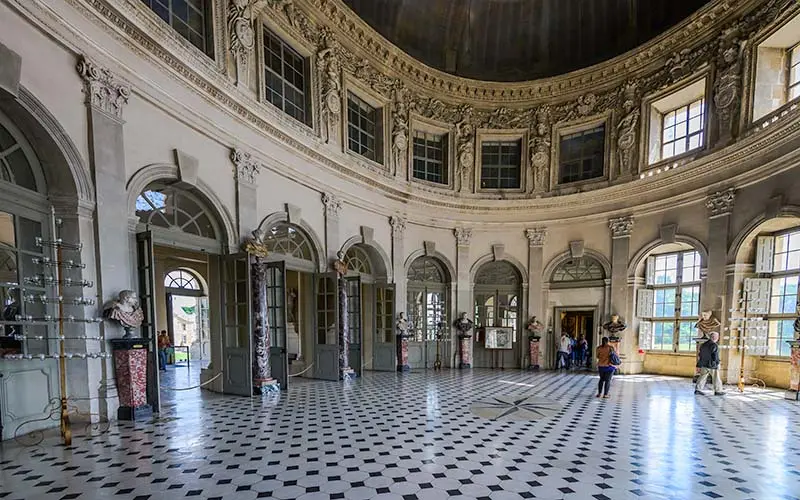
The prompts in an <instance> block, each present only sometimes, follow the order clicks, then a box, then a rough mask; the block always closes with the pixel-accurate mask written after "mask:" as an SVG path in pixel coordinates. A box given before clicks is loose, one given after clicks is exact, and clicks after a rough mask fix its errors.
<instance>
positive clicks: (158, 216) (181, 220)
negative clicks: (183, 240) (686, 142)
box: [136, 183, 217, 239]
mask: <svg viewBox="0 0 800 500" xmlns="http://www.w3.org/2000/svg"><path fill="white" fill-rule="evenodd" d="M136 215H137V216H138V217H139V220H140V221H141V222H143V223H144V224H147V225H152V226H156V227H162V228H165V229H170V230H173V231H178V232H183V233H188V234H192V235H195V236H201V237H204V238H211V239H214V238H216V235H217V231H216V229H215V228H214V223H213V216H211V213H210V211H209V210H208V209H207V208H206V207H205V205H204V204H203V203H202V202H201V201H200V200H199V199H198V198H197V197H195V196H194V195H193V194H191V193H190V192H188V191H186V190H182V189H179V188H174V187H171V186H166V185H162V184H159V183H154V184H151V185H150V186H148V187H147V188H146V189H145V190H144V191H142V192H141V194H140V195H139V197H138V198H136Z"/></svg>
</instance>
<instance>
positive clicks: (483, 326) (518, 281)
mask: <svg viewBox="0 0 800 500" xmlns="http://www.w3.org/2000/svg"><path fill="white" fill-rule="evenodd" d="M473 300H474V305H475V328H476V336H475V340H476V342H475V354H474V356H473V366H475V367H476V368H509V367H516V366H518V360H517V358H518V356H516V355H515V353H516V352H517V350H518V346H519V345H520V323H521V316H522V314H521V312H522V310H521V306H522V278H521V276H520V273H519V271H517V269H516V268H515V267H514V266H513V265H512V264H511V263H510V262H508V261H503V260H499V261H493V262H487V263H485V264H483V265H482V266H481V267H480V268H478V272H477V273H476V274H475V283H474V289H473Z"/></svg>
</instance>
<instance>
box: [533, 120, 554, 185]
mask: <svg viewBox="0 0 800 500" xmlns="http://www.w3.org/2000/svg"><path fill="white" fill-rule="evenodd" d="M550 144H551V140H550V107H549V106H542V107H541V108H539V109H538V110H536V114H535V121H534V124H533V127H532V128H531V132H530V141H529V147H530V155H531V168H532V169H533V192H534V193H544V192H545V191H548V189H549V187H550V182H549V181H550Z"/></svg>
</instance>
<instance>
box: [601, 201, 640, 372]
mask: <svg viewBox="0 0 800 500" xmlns="http://www.w3.org/2000/svg"><path fill="white" fill-rule="evenodd" d="M608 227H609V229H610V230H611V238H612V240H611V314H618V315H619V317H620V318H621V320H622V321H623V322H625V323H627V324H628V329H626V330H625V331H623V332H620V342H619V344H618V345H617V348H616V350H617V352H618V353H619V357H620V359H621V360H622V366H621V368H620V370H621V371H622V372H625V371H629V370H630V369H631V366H630V365H631V362H632V360H633V353H634V347H635V344H636V343H635V342H634V341H633V332H632V328H631V327H630V321H631V319H632V316H633V315H632V314H631V312H632V308H631V307H630V300H629V299H630V298H629V293H628V291H629V290H628V261H629V259H630V246H631V232H632V231H633V217H630V216H627V217H617V218H614V219H610V220H609V221H608ZM609 319H610V318H603V319H602V320H601V324H605V323H606V322H607V321H609Z"/></svg>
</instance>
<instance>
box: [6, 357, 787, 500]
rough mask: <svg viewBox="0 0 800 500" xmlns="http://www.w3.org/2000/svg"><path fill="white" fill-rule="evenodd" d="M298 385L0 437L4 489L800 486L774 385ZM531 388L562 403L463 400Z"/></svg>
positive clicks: (369, 493)
mask: <svg viewBox="0 0 800 500" xmlns="http://www.w3.org/2000/svg"><path fill="white" fill-rule="evenodd" d="M292 382H293V385H292V386H291V387H290V390H289V391H288V393H282V394H279V395H269V396H265V397H264V398H239V397H231V396H220V395H215V394H211V393H208V392H205V391H203V392H202V393H201V391H199V390H193V391H187V392H180V393H168V394H167V393H165V396H169V397H168V398H166V401H165V411H164V412H163V414H162V416H161V418H160V419H159V420H157V421H155V422H152V423H135V424H131V423H120V424H119V425H116V424H115V425H112V427H111V429H110V430H109V432H107V433H104V434H102V435H98V436H96V437H93V438H86V437H80V436H78V437H76V439H75V441H74V444H73V446H71V447H69V448H64V447H63V446H60V445H58V444H57V440H55V439H52V440H49V441H46V442H45V443H43V444H42V445H40V446H38V447H35V448H24V447H21V446H19V445H17V444H15V443H13V442H6V443H4V444H3V446H2V448H1V449H0V499H7V500H11V499H24V500H45V499H48V500H57V499H71V498H79V499H106V498H115V499H140V500H144V499H178V498H198V499H212V498H218V499H223V498H224V499H226V500H228V499H235V500H250V499H255V498H276V499H303V500H313V499H326V500H327V499H337V498H343V499H353V500H368V499H373V498H374V499H386V500H389V499H395V500H401V499H402V500H414V499H418V500H428V499H432V500H443V499H445V498H450V497H452V498H458V499H464V500H466V499H473V498H483V499H497V500H501V499H503V500H505V499H522V498H546V499H597V500H603V499H614V500H616V499H628V498H631V499H636V498H641V499H647V500H653V499H681V500H683V499H691V498H699V499H705V498H724V499H725V500H734V499H747V498H753V499H758V500H772V499H793V498H798V497H800V404H798V403H793V402H789V401H785V400H783V399H781V397H782V392H777V391H766V390H756V389H753V390H749V391H748V392H747V393H745V394H744V395H740V394H733V393H729V395H728V396H726V397H714V396H695V395H694V394H693V392H692V386H691V385H690V383H689V381H688V380H684V379H675V378H666V377H657V376H646V375H641V376H624V377H617V378H615V380H614V387H613V388H612V397H611V399H608V400H598V399H595V398H594V391H595V387H596V383H597V377H596V376H593V375H591V374H558V373H548V372H542V373H535V374H531V373H523V372H517V371H505V372H503V371H489V370H474V371H444V372H441V373H436V372H414V373H407V374H395V373H370V372H367V373H365V375H364V377H362V378H360V379H357V380H354V381H352V382H348V383H335V382H324V381H309V380H296V379H293V380H292ZM526 396H535V398H534V399H535V401H537V402H541V401H545V402H547V401H550V402H555V404H549V405H548V404H545V406H548V408H550V409H552V408H555V410H556V411H548V412H543V414H539V413H538V412H536V411H532V410H531V408H532V406H531V405H528V406H529V407H528V408H527V409H526V411H525V412H516V411H512V412H495V413H494V414H493V415H494V416H490V417H489V418H486V416H478V415H476V414H474V413H472V412H471V411H470V408H472V407H473V406H475V404H476V402H483V403H481V404H485V402H486V401H495V402H497V404H501V403H502V402H509V401H511V402H513V401H522V400H523V399H525V397H526ZM503 404H504V403H503ZM508 404H512V403H508ZM537 404H538V403H537ZM534 406H535V405H534ZM533 410H535V408H533ZM492 418H495V419H492ZM520 419H521V420H520ZM530 419H533V420H530Z"/></svg>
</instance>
